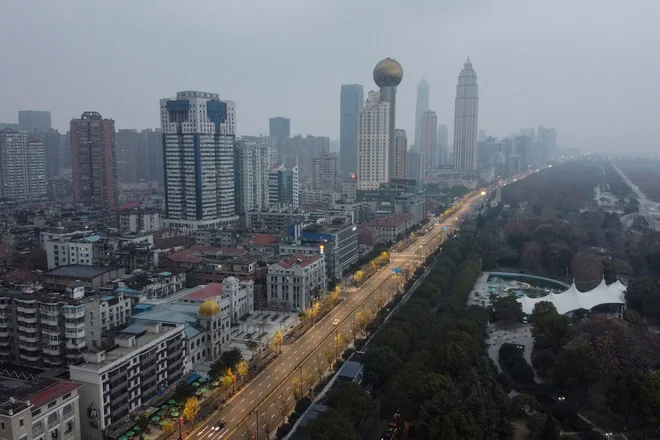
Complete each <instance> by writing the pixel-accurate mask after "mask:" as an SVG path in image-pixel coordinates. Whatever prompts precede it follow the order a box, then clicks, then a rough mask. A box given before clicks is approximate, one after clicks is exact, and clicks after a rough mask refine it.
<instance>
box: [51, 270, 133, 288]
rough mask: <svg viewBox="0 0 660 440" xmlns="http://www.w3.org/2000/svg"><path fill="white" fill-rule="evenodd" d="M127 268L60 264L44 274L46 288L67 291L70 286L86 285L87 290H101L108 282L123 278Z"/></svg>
mask: <svg viewBox="0 0 660 440" xmlns="http://www.w3.org/2000/svg"><path fill="white" fill-rule="evenodd" d="M125 272H126V270H125V269H124V268H123V267H119V268H116V267H105V266H86V265H80V264H72V265H69V266H59V267H56V268H55V269H51V270H49V271H47V272H44V274H43V286H44V288H46V289H50V290H55V291H59V292H65V291H66V290H67V289H68V288H70V287H76V286H78V285H82V286H84V287H85V288H86V289H87V290H94V291H97V292H98V291H99V289H100V288H101V287H103V286H105V285H106V284H107V283H108V282H110V281H112V280H115V279H117V278H121V277H122V276H123V275H124V273H125Z"/></svg>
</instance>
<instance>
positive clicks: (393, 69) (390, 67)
mask: <svg viewBox="0 0 660 440" xmlns="http://www.w3.org/2000/svg"><path fill="white" fill-rule="evenodd" d="M402 79H403V67H401V64H399V62H398V61H397V60H395V59H392V58H385V59H384V60H380V61H379V62H378V64H376V67H374V81H375V82H376V85H377V86H378V87H396V86H398V85H399V84H401V80H402Z"/></svg>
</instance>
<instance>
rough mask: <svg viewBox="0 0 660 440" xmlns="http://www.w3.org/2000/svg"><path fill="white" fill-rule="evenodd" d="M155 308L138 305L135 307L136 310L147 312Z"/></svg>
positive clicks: (148, 305)
mask: <svg viewBox="0 0 660 440" xmlns="http://www.w3.org/2000/svg"><path fill="white" fill-rule="evenodd" d="M152 308H153V306H152V305H151V304H138V305H136V306H135V310H141V311H143V312H144V311H147V310H151V309H152Z"/></svg>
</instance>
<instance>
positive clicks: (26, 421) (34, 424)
mask: <svg viewBox="0 0 660 440" xmlns="http://www.w3.org/2000/svg"><path fill="white" fill-rule="evenodd" d="M79 388H80V384H77V383H75V382H71V381H68V380H59V379H55V378H52V377H48V376H47V375H45V374H44V371H41V370H37V369H34V368H29V367H28V368H21V369H20V370H19V369H15V368H12V367H11V366H5V367H3V369H2V370H1V371H0V438H1V439H7V440H9V439H11V440H14V439H17V440H81V439H82V438H84V437H81V433H80V408H79V397H78V390H79Z"/></svg>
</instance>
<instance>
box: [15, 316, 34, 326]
mask: <svg viewBox="0 0 660 440" xmlns="http://www.w3.org/2000/svg"><path fill="white" fill-rule="evenodd" d="M16 319H17V320H18V325H21V323H22V322H24V323H26V324H36V323H37V314H36V313H34V314H32V315H28V314H24V315H19V314H17V315H16Z"/></svg>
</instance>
